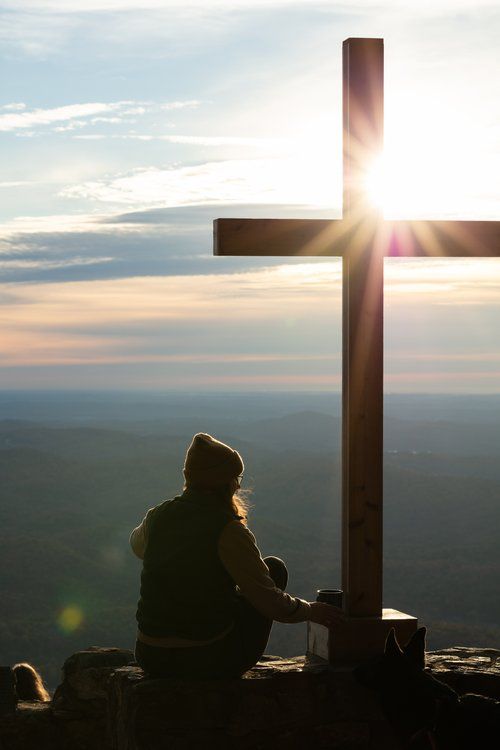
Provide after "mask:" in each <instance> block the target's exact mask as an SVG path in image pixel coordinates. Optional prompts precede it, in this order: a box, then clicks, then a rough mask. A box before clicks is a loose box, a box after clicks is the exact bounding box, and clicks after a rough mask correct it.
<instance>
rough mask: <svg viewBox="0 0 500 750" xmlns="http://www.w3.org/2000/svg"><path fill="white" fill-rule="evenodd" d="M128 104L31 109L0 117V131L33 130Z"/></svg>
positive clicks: (110, 110) (74, 105)
mask: <svg viewBox="0 0 500 750" xmlns="http://www.w3.org/2000/svg"><path fill="white" fill-rule="evenodd" d="M125 104H127V105H128V104H130V102H112V103H109V104H107V103H104V102H87V103H85V104H66V105H65V106H62V107H53V108H50V109H33V110H31V111H22V112H17V113H9V114H3V115H0V131H3V132H7V131H10V130H17V129H19V128H33V127H36V126H43V125H51V124H52V123H54V122H61V121H64V120H73V119H78V118H80V117H90V116H91V115H96V114H99V113H101V112H113V111H115V110H117V109H121V108H123V106H124V105H125Z"/></svg>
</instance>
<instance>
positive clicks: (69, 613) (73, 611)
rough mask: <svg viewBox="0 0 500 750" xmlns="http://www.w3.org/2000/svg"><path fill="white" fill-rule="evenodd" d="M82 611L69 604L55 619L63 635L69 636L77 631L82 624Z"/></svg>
mask: <svg viewBox="0 0 500 750" xmlns="http://www.w3.org/2000/svg"><path fill="white" fill-rule="evenodd" d="M83 619H84V616H83V611H82V609H81V608H80V607H78V606H76V605H75V604H70V605H68V606H67V607H64V609H62V610H61V612H59V615H58V617H57V624H58V625H59V628H60V630H62V632H63V633H66V634H67V635H69V634H70V633H74V632H75V630H78V628H79V627H80V625H81V624H82V623H83Z"/></svg>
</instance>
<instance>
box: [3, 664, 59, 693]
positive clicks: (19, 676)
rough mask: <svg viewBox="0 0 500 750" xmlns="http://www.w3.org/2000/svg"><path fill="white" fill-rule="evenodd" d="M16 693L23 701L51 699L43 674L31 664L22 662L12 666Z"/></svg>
mask: <svg viewBox="0 0 500 750" xmlns="http://www.w3.org/2000/svg"><path fill="white" fill-rule="evenodd" d="M12 671H13V673H14V684H15V688H16V695H17V697H18V698H19V700H21V701H49V700H50V694H49V691H48V690H47V688H46V687H45V685H44V684H43V680H42V677H41V675H40V674H39V673H38V672H37V671H36V669H35V668H34V667H32V666H31V664H27V663H26V662H21V663H19V664H14V666H13V667H12Z"/></svg>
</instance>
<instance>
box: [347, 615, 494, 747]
mask: <svg viewBox="0 0 500 750" xmlns="http://www.w3.org/2000/svg"><path fill="white" fill-rule="evenodd" d="M425 634H426V629H425V628H419V629H418V630H417V632H416V633H415V634H414V635H413V636H412V638H411V639H410V640H409V641H408V643H407V644H406V646H404V647H403V648H401V647H400V645H399V643H398V641H397V638H396V634H395V632H394V628H392V629H391V630H390V632H389V635H388V636H387V640H386V643H385V649H384V653H383V654H382V655H381V656H379V657H376V658H375V659H372V660H371V661H369V662H367V663H366V664H362V665H360V666H359V667H357V668H356V670H355V672H354V674H355V677H356V679H357V680H358V681H359V682H360V683H361V684H363V685H365V686H366V687H369V688H372V689H373V690H375V691H376V692H377V694H378V698H379V700H380V703H381V705H382V708H383V710H384V712H385V714H386V716H387V717H388V719H389V721H390V722H391V723H392V724H393V726H394V727H395V729H396V731H397V732H398V735H399V737H400V738H401V740H402V741H403V743H404V745H405V746H406V747H408V748H412V750H417V748H422V750H423V749H424V748H432V749H433V750H499V748H500V702H499V701H495V700H493V699H492V698H486V697H484V696H482V695H475V694H473V693H466V694H465V695H462V696H459V695H458V694H457V693H456V692H455V691H454V690H453V689H452V688H450V687H449V686H448V685H446V684H445V683H444V682H441V681H440V680H437V679H436V678H435V677H433V676H432V675H431V674H430V672H428V671H426V669H425Z"/></svg>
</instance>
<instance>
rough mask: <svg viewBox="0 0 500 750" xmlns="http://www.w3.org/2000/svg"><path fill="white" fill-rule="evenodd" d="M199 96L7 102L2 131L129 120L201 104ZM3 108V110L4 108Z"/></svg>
mask: <svg viewBox="0 0 500 750" xmlns="http://www.w3.org/2000/svg"><path fill="white" fill-rule="evenodd" d="M199 104H200V102H199V101H197V100H187V101H185V102H182V101H173V102H164V103H156V102H142V103H140V102H133V101H128V100H127V101H117V102H84V103H78V104H65V105H62V106H60V107H51V108H48V109H41V108H38V109H31V110H30V109H28V108H27V105H25V104H22V103H13V104H7V105H4V107H1V108H0V132H9V131H16V130H25V129H33V128H39V127H46V126H50V125H53V124H54V123H58V122H66V123H68V124H66V125H63V126H58V127H56V128H55V130H56V131H57V132H64V131H66V130H74V129H76V128H81V127H84V126H86V125H98V124H118V123H122V122H130V121H131V120H130V119H129V118H130V116H140V115H144V114H145V113H146V112H159V111H162V110H169V109H170V110H179V109H183V108H193V107H197V106H199ZM2 110H3V111H2Z"/></svg>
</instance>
